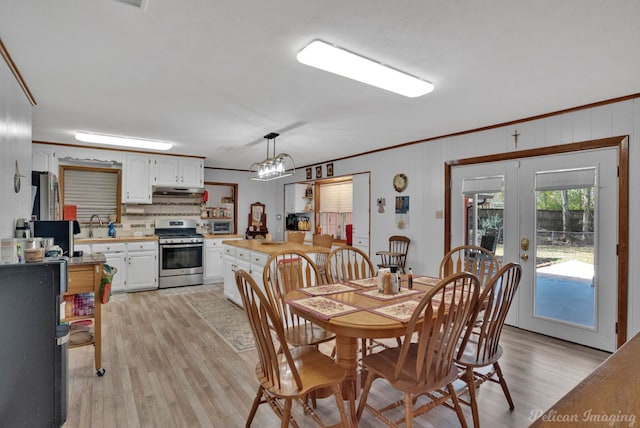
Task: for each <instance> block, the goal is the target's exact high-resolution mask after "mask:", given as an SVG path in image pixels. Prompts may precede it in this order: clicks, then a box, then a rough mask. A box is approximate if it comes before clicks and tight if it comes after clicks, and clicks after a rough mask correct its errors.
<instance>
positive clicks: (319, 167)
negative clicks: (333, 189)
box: [316, 165, 322, 178]
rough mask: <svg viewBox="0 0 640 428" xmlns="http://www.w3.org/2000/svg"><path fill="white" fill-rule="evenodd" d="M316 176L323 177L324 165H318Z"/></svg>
mask: <svg viewBox="0 0 640 428" xmlns="http://www.w3.org/2000/svg"><path fill="white" fill-rule="evenodd" d="M316 178H322V165H319V166H317V167H316Z"/></svg>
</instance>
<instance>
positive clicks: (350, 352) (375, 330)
mask: <svg viewBox="0 0 640 428" xmlns="http://www.w3.org/2000/svg"><path fill="white" fill-rule="evenodd" d="M367 281H370V283H375V284H377V280H376V278H367V279H365V280H361V281H349V282H345V284H346V285H350V286H354V287H356V289H355V290H352V291H347V292H343V293H337V294H330V295H325V296H324V297H330V298H331V299H332V300H337V301H339V302H342V303H344V304H347V305H351V306H356V307H358V308H359V309H358V310H356V311H354V312H350V313H347V314H344V315H338V316H336V317H333V318H330V319H326V318H324V317H321V316H318V314H316V313H314V312H311V311H308V310H304V309H301V308H300V307H298V306H293V305H289V307H290V308H291V311H292V312H293V313H295V314H297V315H299V316H301V317H303V318H305V319H307V320H309V321H311V322H313V323H314V324H317V325H319V326H320V327H322V328H325V329H326V330H329V331H332V332H334V333H335V334H336V359H337V362H338V364H339V365H340V366H341V367H343V368H344V369H345V370H346V372H347V375H346V378H345V383H344V384H343V389H342V390H343V397H344V398H345V399H348V400H349V406H350V411H351V416H352V423H353V424H354V426H358V422H357V420H356V415H355V399H356V396H357V392H356V391H357V390H358V389H357V383H358V382H357V380H358V379H357V378H358V376H357V352H358V339H360V338H367V339H382V338H393V337H399V336H404V335H405V334H406V332H407V329H406V323H404V322H400V321H397V320H394V319H392V318H389V317H387V316H384V315H379V314H377V313H374V312H371V311H370V310H371V309H375V308H380V307H382V306H386V305H389V304H393V303H398V302H402V301H406V300H419V299H420V298H421V297H422V296H424V294H425V293H426V292H427V291H428V290H430V289H431V288H432V287H433V285H435V284H437V283H438V282H439V281H440V280H439V279H438V278H432V277H424V276H422V277H421V276H414V279H413V289H414V290H415V291H417V292H416V293H414V294H411V295H407V296H402V295H399V296H394V298H392V299H389V300H379V299H376V298H373V297H369V296H366V295H363V294H361V293H360V292H359V291H362V290H366V291H369V290H377V288H376V286H373V287H367V288H364V287H359V286H358V284H362V283H365V282H367ZM374 281H375V282H374ZM428 284H429V285H428ZM406 285H407V282H406V279H404V280H403V281H402V286H401V288H402V289H404V290H406ZM304 297H311V296H309V295H308V294H307V293H305V292H303V291H300V289H297V290H293V291H291V292H289V293H288V294H287V296H286V300H287V302H289V301H291V300H296V299H300V298H304Z"/></svg>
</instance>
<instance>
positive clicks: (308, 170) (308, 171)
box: [307, 168, 313, 180]
mask: <svg viewBox="0 0 640 428" xmlns="http://www.w3.org/2000/svg"><path fill="white" fill-rule="evenodd" d="M312 178H313V176H312V175H311V168H307V180H311V179H312Z"/></svg>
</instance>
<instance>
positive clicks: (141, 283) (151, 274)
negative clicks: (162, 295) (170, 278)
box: [125, 242, 159, 291]
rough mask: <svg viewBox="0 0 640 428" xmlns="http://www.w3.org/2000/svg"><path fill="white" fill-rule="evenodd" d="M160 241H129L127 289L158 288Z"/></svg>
mask: <svg viewBox="0 0 640 428" xmlns="http://www.w3.org/2000/svg"><path fill="white" fill-rule="evenodd" d="M158 269H159V264H158V243H157V242H129V243H127V284H126V286H125V288H126V291H140V290H153V289H155V288H158Z"/></svg>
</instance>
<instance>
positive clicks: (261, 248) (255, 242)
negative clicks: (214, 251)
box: [222, 239, 330, 255]
mask: <svg viewBox="0 0 640 428" xmlns="http://www.w3.org/2000/svg"><path fill="white" fill-rule="evenodd" d="M266 242H271V244H269V243H266ZM222 243H223V244H226V245H232V246H234V247H238V248H244V249H245V250H251V251H258V252H261V253H265V254H269V255H271V254H274V253H277V252H278V251H283V250H287V251H299V252H301V253H328V252H329V250H330V249H329V248H326V247H319V246H316V245H305V244H295V243H293V242H286V241H264V240H262V239H241V240H233V241H222Z"/></svg>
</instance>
